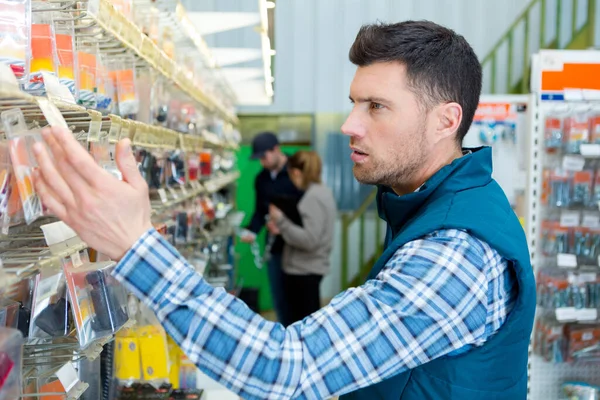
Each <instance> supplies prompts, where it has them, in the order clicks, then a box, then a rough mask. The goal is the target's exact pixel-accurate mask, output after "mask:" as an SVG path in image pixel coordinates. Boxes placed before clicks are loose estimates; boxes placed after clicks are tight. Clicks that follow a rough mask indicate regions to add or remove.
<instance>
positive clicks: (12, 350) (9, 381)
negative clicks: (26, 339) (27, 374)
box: [0, 327, 23, 399]
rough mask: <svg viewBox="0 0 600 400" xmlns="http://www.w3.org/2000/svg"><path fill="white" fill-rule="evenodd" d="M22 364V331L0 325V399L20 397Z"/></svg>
mask: <svg viewBox="0 0 600 400" xmlns="http://www.w3.org/2000/svg"><path fill="white" fill-rule="evenodd" d="M22 366H23V336H22V335H21V332H19V331H18V330H16V329H11V328H3V327H0V399H17V398H20V396H21V375H22V374H21V372H22Z"/></svg>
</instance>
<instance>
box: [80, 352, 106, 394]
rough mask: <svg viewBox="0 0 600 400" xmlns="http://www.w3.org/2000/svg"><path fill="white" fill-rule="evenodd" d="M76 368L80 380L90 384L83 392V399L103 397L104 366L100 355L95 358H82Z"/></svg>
mask: <svg viewBox="0 0 600 400" xmlns="http://www.w3.org/2000/svg"><path fill="white" fill-rule="evenodd" d="M75 369H76V370H77V373H78V378H79V381H81V382H85V383H87V384H88V385H89V387H88V388H87V390H86V391H85V392H83V395H82V396H81V400H98V399H101V398H102V380H101V375H102V366H101V359H100V357H98V358H96V359H95V360H89V359H81V360H80V361H78V362H77V364H76V367H75Z"/></svg>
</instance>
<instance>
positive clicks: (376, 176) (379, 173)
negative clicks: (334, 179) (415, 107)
mask: <svg viewBox="0 0 600 400" xmlns="http://www.w3.org/2000/svg"><path fill="white" fill-rule="evenodd" d="M417 137H420V138H421V139H422V140H420V141H419V142H418V143H416V145H415V148H413V149H410V150H409V151H405V152H404V153H403V154H402V155H400V154H398V153H394V152H390V153H389V154H387V155H386V157H387V159H388V160H389V161H387V162H385V161H383V160H376V159H374V160H371V163H370V165H369V166H368V168H367V166H366V165H364V164H355V165H354V166H353V168H352V172H353V173H354V178H355V179H356V180H357V181H358V182H360V183H362V184H365V185H382V186H388V187H394V186H396V185H398V184H404V183H408V182H410V181H411V178H412V177H413V176H414V174H415V173H416V172H417V171H419V170H420V169H421V167H422V166H423V165H424V164H425V163H426V159H427V155H426V154H425V143H424V139H425V131H424V127H423V128H422V129H420V130H419V133H418V136H417ZM369 157H372V156H369Z"/></svg>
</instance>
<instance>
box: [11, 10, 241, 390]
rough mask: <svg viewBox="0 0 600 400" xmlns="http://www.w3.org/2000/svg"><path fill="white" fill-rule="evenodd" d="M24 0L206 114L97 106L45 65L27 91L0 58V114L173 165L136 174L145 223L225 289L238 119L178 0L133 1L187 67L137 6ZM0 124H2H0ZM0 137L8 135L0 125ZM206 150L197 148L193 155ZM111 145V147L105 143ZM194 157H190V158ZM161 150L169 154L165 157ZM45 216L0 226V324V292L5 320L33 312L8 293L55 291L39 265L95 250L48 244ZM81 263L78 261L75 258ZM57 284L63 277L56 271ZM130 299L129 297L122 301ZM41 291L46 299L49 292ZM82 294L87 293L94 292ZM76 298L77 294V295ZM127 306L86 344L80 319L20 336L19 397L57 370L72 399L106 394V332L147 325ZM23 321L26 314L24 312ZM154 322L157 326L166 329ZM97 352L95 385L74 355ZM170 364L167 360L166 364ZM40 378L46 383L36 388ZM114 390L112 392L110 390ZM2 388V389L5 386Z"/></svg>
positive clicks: (74, 242) (77, 242) (231, 279)
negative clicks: (7, 313)
mask: <svg viewBox="0 0 600 400" xmlns="http://www.w3.org/2000/svg"><path fill="white" fill-rule="evenodd" d="M32 4H33V12H34V13H44V12H55V11H57V9H60V11H61V13H62V14H61V15H62V17H61V18H65V19H67V20H72V21H73V24H74V38H75V39H74V40H75V42H76V43H79V42H82V43H85V44H86V45H89V44H93V45H94V46H97V48H98V54H99V55H102V56H108V57H111V56H113V55H114V56H120V55H123V54H129V55H132V56H133V57H134V60H135V63H134V66H133V68H134V72H140V71H141V72H144V73H148V74H150V75H151V76H153V77H155V76H158V77H160V79H161V80H162V81H163V82H164V83H165V84H164V86H165V88H166V89H165V90H166V91H165V93H166V96H167V97H168V99H175V100H177V102H178V104H181V107H182V109H183V108H184V107H192V110H193V112H194V113H195V114H194V115H197V116H200V117H202V118H205V119H206V121H204V120H200V121H192V122H189V121H185V120H182V121H181V122H180V123H179V124H177V123H175V124H173V123H171V121H165V120H164V119H163V120H160V119H158V118H156V117H155V118H146V119H145V120H144V121H140V120H136V119H135V118H136V116H135V115H126V116H125V115H116V114H109V113H107V112H104V113H102V112H100V111H99V110H96V109H90V108H86V107H84V106H82V105H79V104H77V102H76V99H75V98H74V97H73V95H72V94H71V91H70V90H69V89H68V88H67V87H65V86H62V85H61V84H60V83H59V82H58V79H56V78H53V77H52V76H48V75H43V81H44V84H45V92H46V94H45V95H35V96H34V95H32V94H29V93H26V92H25V91H23V90H22V89H23V87H22V86H21V83H22V82H20V83H17V81H16V79H15V77H14V76H13V71H12V70H11V68H10V67H7V66H6V65H4V64H0V113H2V112H5V111H8V110H12V109H19V110H20V111H21V112H22V114H23V117H24V120H25V123H26V125H27V129H37V128H42V127H44V126H47V125H53V126H57V125H60V126H65V127H68V128H69V129H70V130H71V131H72V132H73V134H74V135H75V137H76V138H77V139H78V141H79V142H80V143H81V144H82V145H83V146H84V147H85V148H87V149H89V150H90V152H92V149H93V148H94V147H96V146H105V147H102V148H105V149H111V148H112V147H113V146H114V145H115V144H116V143H117V142H118V141H119V140H120V139H123V138H129V139H130V140H131V141H132V144H133V147H134V150H135V151H136V154H137V155H138V156H140V155H141V154H146V155H148V154H150V155H152V157H153V158H154V160H155V161H153V162H155V163H158V164H156V165H161V166H160V168H163V169H164V170H166V169H167V165H168V166H169V168H172V170H170V172H169V174H171V175H167V173H164V172H163V173H161V174H159V175H157V176H158V177H159V178H156V179H159V180H160V184H158V183H156V182H154V181H153V180H152V179H155V178H154V177H153V175H152V174H153V173H154V172H151V173H150V176H149V177H148V176H145V178H146V179H147V180H150V181H152V182H150V181H149V184H150V183H151V184H150V186H151V189H150V202H151V205H152V222H153V224H154V226H155V227H156V228H157V230H159V232H160V233H161V234H163V235H164V236H165V237H166V238H167V240H169V241H170V242H171V244H173V245H174V246H175V247H177V248H178V249H179V251H181V252H182V254H184V256H185V257H186V258H187V259H188V261H189V262H190V265H191V266H192V267H193V268H195V269H196V270H197V271H198V272H200V273H203V275H204V277H205V279H206V280H207V281H209V282H210V283H212V284H213V285H215V286H222V287H225V288H226V289H227V290H229V291H231V292H236V291H238V290H239V288H238V286H239V285H238V284H237V282H236V273H235V268H234V266H233V262H232V257H231V248H232V236H233V235H234V234H235V228H236V224H235V220H236V219H235V218H232V217H231V216H232V212H233V210H234V204H233V199H234V198H235V182H236V181H237V179H238V178H239V172H238V171H237V170H236V168H235V166H236V162H235V151H236V150H238V148H239V145H238V141H239V137H236V132H235V125H236V124H237V123H238V120H237V117H236V115H235V109H234V103H235V98H234V96H233V92H232V90H231V88H229V86H228V85H227V84H226V83H225V81H224V80H223V78H222V77H221V76H220V72H219V70H218V68H216V66H215V65H214V62H213V61H212V59H211V56H210V54H209V52H208V48H207V47H206V44H205V43H204V41H203V40H202V38H201V37H200V36H199V35H198V34H197V33H196V32H195V29H194V27H193V26H191V24H190V22H189V20H188V19H187V16H186V14H185V10H184V9H183V7H181V4H180V3H179V2H178V1H176V0H157V1H149V0H134V1H133V2H132V4H133V6H134V7H136V6H137V7H142V6H143V7H144V8H143V9H144V10H149V9H151V8H152V9H153V11H152V12H153V13H154V14H155V16H156V18H157V19H158V21H159V26H163V27H164V26H168V28H169V29H170V32H171V35H172V37H171V39H172V45H173V46H174V48H175V49H177V51H178V52H179V51H181V52H182V53H186V54H188V55H189V56H191V57H193V58H195V59H197V60H199V61H200V62H198V63H196V64H194V65H192V66H190V65H188V64H186V63H182V62H180V60H178V59H177V58H175V57H173V54H168V53H167V52H166V51H165V49H164V48H161V46H159V42H158V41H156V38H152V37H151V35H149V34H148V32H147V31H144V28H143V27H142V26H139V25H136V23H137V22H139V20H140V18H144V16H143V13H141V12H140V13H137V14H132V13H130V12H129V11H127V10H122V9H119V8H117V7H115V6H114V5H113V4H112V3H111V2H109V1H107V0H89V1H87V0H83V1H76V2H64V1H56V0H49V1H41V0H40V1H38V0H34V1H33V3H32ZM146 106H147V105H146ZM177 111H178V110H177ZM186 112H187V111H186ZM149 114H152V112H150V113H149ZM182 114H186V113H185V112H182ZM186 115H187V114H186ZM213 128H214V129H213ZM1 130H3V128H1V127H0V131H1ZM1 139H2V140H6V139H5V138H4V135H2V138H1ZM110 151H112V150H110ZM204 155H207V158H206V157H205V158H202V156H204ZM109 156H110V157H111V158H112V155H111V154H109ZM140 157H145V156H140ZM192 159H193V160H195V164H194V167H193V168H192ZM142 160H143V159H142ZM157 160H158V161H157ZM207 160H208V161H207ZM167 161H168V162H170V163H171V164H166V163H167ZM161 163H162V164H161ZM140 165H142V163H140ZM144 168H146V167H143V168H142V167H141V170H144V171H145V172H144V173H148V171H149V170H148V169H144ZM194 168H195V171H196V172H195V175H194V177H193V178H192V173H191V170H192V169H194ZM150 171H152V169H151V170H150ZM173 171H176V172H173ZM182 171H183V172H182ZM167 176H168V177H167ZM13 189H14V190H15V191H16V190H17V189H16V188H13ZM54 222H56V218H53V217H52V216H44V217H43V218H40V219H37V220H36V221H35V222H34V223H32V224H30V225H25V224H19V225H14V226H11V227H10V229H8V230H7V231H5V232H2V234H0V260H2V262H3V264H2V265H1V266H0V327H2V326H4V324H5V323H6V322H5V321H6V317H4V318H5V319H2V318H3V316H2V311H3V310H5V309H6V310H8V308H3V307H5V306H6V304H5V303H2V302H3V301H9V303H8V304H9V306H10V307H13V308H12V310H13V311H14V310H15V308H14V304H18V309H17V314H13V316H12V318H13V321H14V318H16V317H19V318H21V317H22V316H23V315H25V314H26V313H27V310H29V312H30V314H29V316H28V317H27V318H31V319H33V317H32V316H33V307H32V306H28V307H26V306H25V305H24V304H23V303H15V302H14V301H13V302H12V303H11V302H10V300H11V299H12V300H14V299H16V297H15V296H16V295H17V293H20V291H22V290H24V289H27V290H29V289H28V288H32V289H31V292H30V297H31V298H32V299H33V300H32V301H33V304H37V302H38V300H39V299H38V298H37V297H36V296H38V294H39V293H46V292H45V291H46V290H50V293H54V290H58V289H57V288H58V287H59V286H58V285H59V283H57V286H56V288H55V289H48V287H47V286H44V289H43V290H42V289H41V288H40V285H41V284H44V285H46V283H47V282H48V280H47V279H48V277H49V276H50V277H53V276H59V278H58V279H59V280H60V282H62V281H65V280H66V279H67V278H66V276H67V272H66V271H67V269H66V268H67V266H66V265H67V264H68V263H69V262H71V263H75V260H76V259H78V258H79V257H80V256H82V255H86V256H87V253H88V250H89V252H90V254H95V253H94V252H93V251H91V250H93V249H88V246H87V245H86V244H85V243H84V242H83V241H82V240H81V239H79V238H78V237H77V236H68V238H67V239H64V238H63V239H64V240H63V239H61V241H60V242H58V243H57V244H52V245H51V246H49V245H47V244H46V240H47V236H45V233H46V232H45V230H46V229H49V228H47V227H48V224H52V223H54ZM61 229H63V228H61ZM65 229H66V228H65ZM100 256H101V255H96V257H100ZM92 261H94V260H92ZM96 261H99V259H98V260H96ZM85 262H86V261H83V263H84V264H85ZM61 274H62V275H61ZM86 279H87V276H86ZM44 282H46V283H44ZM60 285H62V283H60ZM65 285H67V286H68V284H67V283H66V282H65ZM90 285H91V284H90ZM52 287H54V286H52ZM61 287H62V286H61ZM61 290H62V289H61ZM67 290H68V291H69V292H68V301H69V302H70V303H69V304H70V308H69V307H68V306H67V308H65V310H67V314H68V315H72V317H73V319H77V315H76V313H75V311H73V307H74V306H73V299H72V297H73V294H72V293H71V288H70V287H67ZM90 290H91V291H93V289H90ZM66 293H67V292H65V293H64V296H65V297H64V298H65V299H66V296H67V294H66ZM40 296H41V295H40ZM52 296H53V298H54V297H55V296H54V295H52ZM90 296H93V295H90ZM132 298H133V297H131V296H130V298H129V300H130V302H131V300H132ZM96 300H97V299H96ZM45 301H46V299H45V298H44V297H43V296H42V300H41V301H40V304H46V303H45ZM49 301H50V300H49V298H48V299H47V302H49ZM53 301H54V300H53ZM89 301H90V300H88V302H89ZM91 301H92V303H93V301H94V299H93V298H92V299H91ZM76 303H77V304H78V305H79V302H78V301H76ZM36 307H37V306H36ZM127 309H128V310H129V320H128V321H127V322H125V320H123V322H125V323H124V324H122V325H119V326H118V327H115V329H113V330H112V331H111V333H110V334H103V335H102V336H99V337H96V338H93V339H92V341H91V342H90V343H86V345H85V346H84V345H82V344H81V340H80V339H81V338H80V337H79V326H77V329H72V330H70V331H69V333H68V334H66V335H64V336H50V337H45V338H43V339H41V338H38V337H32V336H30V337H28V338H25V339H24V341H23V347H22V356H23V357H22V360H17V361H18V362H17V363H16V364H15V368H14V371H15V373H16V372H18V376H19V378H20V379H21V381H20V382H19V383H18V384H19V385H20V387H19V390H22V392H21V397H20V398H22V399H27V398H38V396H37V395H38V394H39V393H38V392H39V391H40V390H41V389H42V386H44V385H45V384H47V383H48V382H52V381H56V380H57V379H58V381H60V383H61V385H62V386H61V387H63V388H64V391H60V390H58V391H57V390H56V389H55V390H51V391H52V392H53V393H55V394H57V395H60V394H61V393H62V394H63V395H66V396H67V397H68V398H69V399H71V400H74V399H78V398H80V397H81V396H82V394H84V393H87V394H88V395H89V394H90V391H94V390H100V389H102V390H104V393H102V391H100V392H93V393H95V394H93V395H92V396H98V398H106V399H107V400H108V397H106V396H108V395H109V392H110V390H108V388H109V387H110V386H111V385H110V384H108V386H107V382H110V381H112V380H113V379H112V378H113V375H111V374H113V373H115V371H114V370H113V369H112V368H114V365H112V366H111V365H110V364H111V363H110V362H109V361H106V360H105V359H108V360H110V359H111V357H113V352H115V351H117V350H116V348H115V345H114V342H115V339H116V338H117V337H123V336H126V335H129V334H131V332H137V330H138V329H139V330H140V331H143V330H144V329H146V330H147V328H148V326H149V325H144V326H139V324H140V323H141V322H140V321H136V318H135V316H138V315H139V313H138V312H137V311H136V312H135V313H133V311H132V310H133V309H132V308H131V304H127ZM69 310H70V311H69ZM69 313H71V314H69ZM65 318H67V320H65V321H64V324H65V329H66V327H67V325H68V324H70V323H69V322H68V318H70V317H68V316H65ZM98 318H99V317H98ZM20 322H21V321H19V327H20ZM143 323H145V324H147V323H148V322H147V321H146V322H143ZM27 324H28V325H29V321H28V323H27ZM31 324H33V322H31ZM69 326H71V325H69ZM156 328H157V330H156V332H159V331H161V329H162V328H160V326H159V325H158V326H157V327H156ZM3 329H4V331H6V332H13V333H14V332H16V331H15V330H14V329H5V328H0V345H2V340H9V339H10V340H14V338H13V337H10V338H8V339H7V338H6V337H4V336H2V335H1V333H2V330H3ZM162 332H163V333H162V335H163V336H164V331H162ZM25 336H27V335H25ZM136 340H137V339H136ZM5 343H6V342H5ZM15 343H16V342H15ZM154 346H156V344H154ZM117 347H118V346H117ZM165 351H166V342H165ZM0 352H1V351H0ZM101 353H102V354H103V356H102V358H103V360H104V361H102V365H103V367H106V368H108V370H107V371H108V372H106V371H104V372H102V374H101V373H100V370H99V369H98V370H97V371H96V372H94V373H93V374H92V375H89V376H90V377H92V379H94V380H95V379H96V378H97V379H98V381H99V379H100V376H103V377H105V378H107V379H108V380H107V381H104V382H102V384H101V385H98V382H91V381H90V382H87V381H85V380H82V379H80V378H79V375H80V373H81V371H82V370H83V367H82V365H83V363H88V362H89V363H90V365H91V364H92V363H93V362H95V364H94V365H96V366H98V365H99V364H98V362H99V360H100V355H101ZM107 354H108V356H107ZM177 354H178V353H177ZM0 355H1V354H0ZM176 365H177V363H175V364H174V367H173V368H176ZM165 368H166V366H165ZM111 371H112V372H111ZM146 372H147V371H146ZM11 373H12V372H11ZM172 373H173V372H172V371H171V374H172ZM144 375H145V373H144ZM163 378H164V377H163ZM134 381H135V382H139V383H142V382H143V381H144V379H142V376H140V377H139V378H137V380H134ZM129 383H131V382H129ZM59 386H60V385H59ZM49 387H50V386H48V387H46V388H45V393H46V394H48V390H50V389H48V388H49ZM52 387H54V388H56V387H58V386H52ZM1 390H2V387H0V398H3V397H2V396H3V395H4V393H2V392H1ZM114 395H115V393H114V392H113V393H112V395H111V396H112V397H110V399H111V400H112V399H113V398H114ZM103 396H104V397H103ZM9 398H10V399H11V400H12V397H9ZM95 398H96V397H94V399H95Z"/></svg>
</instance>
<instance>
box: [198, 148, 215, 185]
mask: <svg viewBox="0 0 600 400" xmlns="http://www.w3.org/2000/svg"><path fill="white" fill-rule="evenodd" d="M212 172H213V171H212V152H211V151H210V150H206V151H203V152H202V153H200V175H201V176H202V177H203V178H207V177H210V176H211V175H212Z"/></svg>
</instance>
